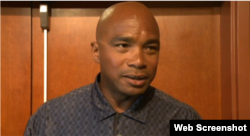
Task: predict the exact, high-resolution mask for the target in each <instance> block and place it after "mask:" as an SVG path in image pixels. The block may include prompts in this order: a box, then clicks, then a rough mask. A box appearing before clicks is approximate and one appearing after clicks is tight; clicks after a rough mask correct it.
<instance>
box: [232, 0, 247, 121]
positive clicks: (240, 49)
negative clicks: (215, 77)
mask: <svg viewBox="0 0 250 136" xmlns="http://www.w3.org/2000/svg"><path fill="white" fill-rule="evenodd" d="M236 8H237V13H236V16H237V24H236V25H237V32H236V37H237V43H236V44H237V47H236V48H237V49H236V50H235V51H236V52H237V87H238V88H237V96H238V98H237V99H238V105H237V110H238V119H250V85H249V83H250V32H249V29H250V18H249V16H250V15H249V10H250V7H249V1H244V2H243V1H237V7H236Z"/></svg>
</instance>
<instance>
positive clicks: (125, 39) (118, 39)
mask: <svg viewBox="0 0 250 136" xmlns="http://www.w3.org/2000/svg"><path fill="white" fill-rule="evenodd" d="M115 41H123V42H132V41H133V39H132V38H131V37H125V36H117V37H114V38H112V39H111V42H115Z"/></svg>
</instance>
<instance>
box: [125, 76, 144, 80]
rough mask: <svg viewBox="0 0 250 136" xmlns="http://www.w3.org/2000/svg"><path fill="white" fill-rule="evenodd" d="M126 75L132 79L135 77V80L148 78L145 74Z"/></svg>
mask: <svg viewBox="0 0 250 136" xmlns="http://www.w3.org/2000/svg"><path fill="white" fill-rule="evenodd" d="M125 77H127V78H131V79H133V80H145V79H147V78H148V77H147V76H145V75H126V76H125Z"/></svg>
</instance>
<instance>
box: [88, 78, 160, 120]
mask: <svg viewBox="0 0 250 136" xmlns="http://www.w3.org/2000/svg"><path fill="white" fill-rule="evenodd" d="M99 82H100V73H99V74H98V75H97V77H96V80H95V82H94V85H93V88H92V92H91V104H92V107H93V111H94V114H95V120H96V121H97V122H100V121H102V120H105V119H106V118H109V117H111V116H113V115H115V114H116V113H117V112H116V111H115V110H114V109H113V108H112V107H111V105H110V104H109V103H108V101H107V100H106V98H104V96H103V94H102V92H101V90H100V88H99V85H98V83H99ZM154 90H155V89H154V88H153V87H151V86H150V87H149V88H148V89H147V90H146V91H145V93H144V94H143V95H142V96H140V97H139V98H138V99H137V100H136V102H135V103H134V104H133V105H132V106H131V107H130V108H129V109H128V110H127V111H125V112H124V113H123V114H124V115H125V116H127V117H129V118H131V119H133V120H136V121H139V122H141V123H146V117H147V111H148V106H147V103H148V102H149V101H150V100H151V99H152V98H153V95H154Z"/></svg>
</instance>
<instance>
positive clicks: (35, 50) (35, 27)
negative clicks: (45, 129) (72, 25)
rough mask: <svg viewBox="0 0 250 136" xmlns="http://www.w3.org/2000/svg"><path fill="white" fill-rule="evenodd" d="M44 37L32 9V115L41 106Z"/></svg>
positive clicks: (35, 9)
mask: <svg viewBox="0 0 250 136" xmlns="http://www.w3.org/2000/svg"><path fill="white" fill-rule="evenodd" d="M43 46H44V35H43V30H42V28H41V26H40V13H39V9H38V8H33V9H32V114H34V113H35V112H36V111H37V109H38V108H39V107H40V106H41V105H42V104H43V83H44V81H43V78H44V77H43V72H44V71H43V50H44V47H43Z"/></svg>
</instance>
